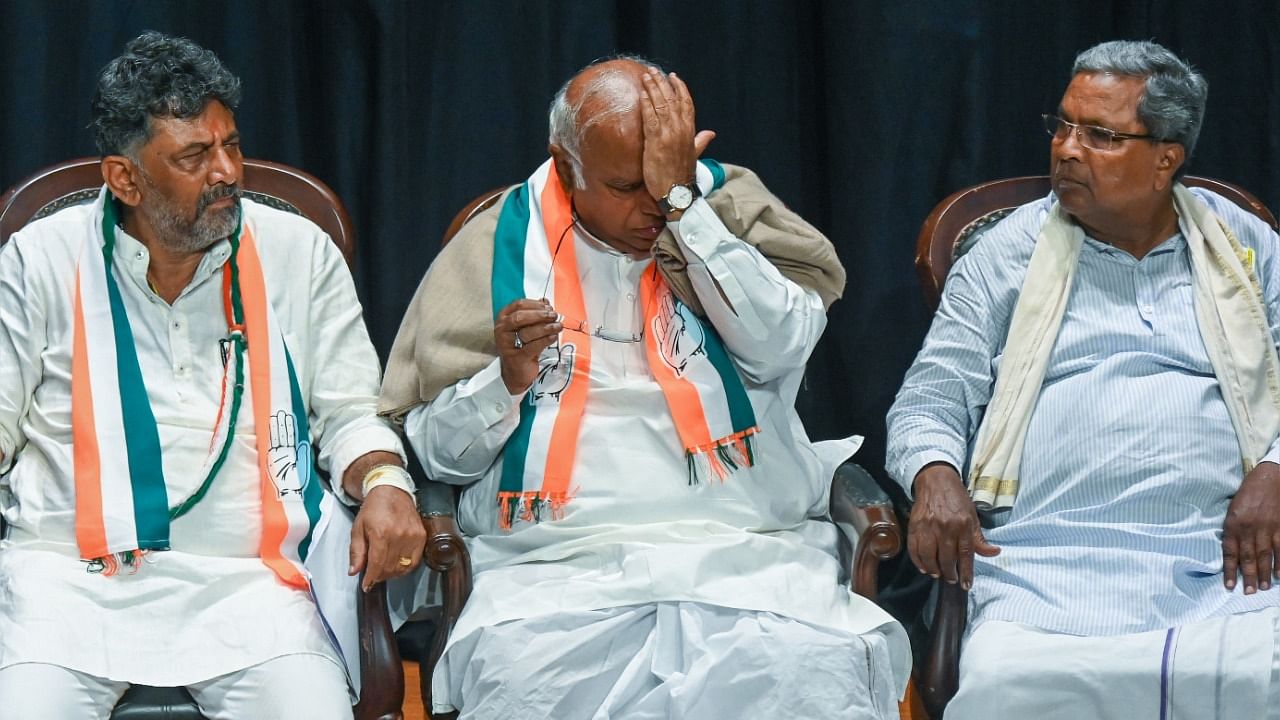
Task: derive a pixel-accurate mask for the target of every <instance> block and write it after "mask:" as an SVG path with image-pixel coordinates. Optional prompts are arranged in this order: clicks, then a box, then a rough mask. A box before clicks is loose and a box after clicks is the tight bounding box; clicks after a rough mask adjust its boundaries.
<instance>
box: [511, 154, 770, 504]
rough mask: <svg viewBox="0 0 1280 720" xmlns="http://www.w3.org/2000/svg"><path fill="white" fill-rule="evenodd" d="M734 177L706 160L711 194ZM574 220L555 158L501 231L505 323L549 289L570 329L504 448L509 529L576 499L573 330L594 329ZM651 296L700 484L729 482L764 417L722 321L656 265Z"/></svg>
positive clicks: (704, 175) (658, 359)
mask: <svg viewBox="0 0 1280 720" xmlns="http://www.w3.org/2000/svg"><path fill="white" fill-rule="evenodd" d="M723 182H724V171H723V169H722V168H721V167H720V164H719V163H717V162H715V161H712V160H703V161H700V163H699V168H698V183H699V185H700V186H701V188H702V191H703V194H710V193H711V192H713V191H714V190H715V189H716V188H718V187H719V186H720V185H721V184H723ZM573 225H574V218H573V209H572V207H571V206H570V200H569V197H568V195H567V194H566V193H565V191H564V188H563V187H561V185H560V181H559V176H558V175H557V174H556V171H555V165H554V161H551V160H548V161H547V162H546V163H544V164H543V165H542V166H541V167H540V168H538V170H537V171H535V172H534V174H533V175H532V176H531V177H530V178H529V180H528V181H527V182H526V183H525V184H524V185H522V186H520V187H519V188H517V189H515V190H514V191H512V192H511V193H510V195H508V197H507V201H506V203H505V204H504V205H503V207H502V212H501V214H500V216H499V219H498V227H497V230H496V232H495V235H494V253H493V255H494V258H493V271H492V275H491V287H492V297H493V312H494V320H495V321H496V320H497V313H498V312H499V311H501V309H502V308H504V307H506V306H507V305H509V304H510V303H511V302H513V301H515V300H517V299H520V298H541V297H543V296H544V295H545V296H546V297H547V299H548V300H550V301H551V305H552V307H554V308H555V310H556V312H557V313H559V314H560V315H562V316H563V317H564V325H565V328H566V329H565V330H563V331H561V333H560V338H559V340H558V341H557V342H556V343H555V344H553V345H552V346H551V347H550V348H548V349H547V350H545V351H544V352H543V355H542V357H541V358H540V361H541V364H542V370H541V372H540V373H539V375H538V379H537V381H536V382H535V383H534V385H533V387H532V388H530V389H529V392H528V393H527V394H526V395H525V398H524V399H523V400H522V401H521V403H520V422H519V425H518V426H517V428H516V430H515V432H514V433H513V434H512V436H511V437H510V439H508V440H507V444H506V447H505V449H504V451H503V468H502V477H501V480H500V481H499V489H498V502H499V505H500V511H499V515H498V520H499V524H500V525H501V526H502V527H503V528H509V527H510V526H511V523H512V521H513V520H514V519H515V518H516V517H517V516H518V517H520V518H521V519H524V520H526V521H530V522H536V521H538V520H540V519H542V518H543V517H544V516H545V515H547V514H548V513H549V515H550V517H551V518H552V519H555V518H558V517H560V515H561V512H562V509H563V507H564V505H565V504H566V503H568V502H569V501H570V500H571V499H572V497H573V494H574V490H573V485H572V481H573V470H574V461H575V457H576V453H577V449H578V431H579V427H580V425H581V423H582V416H583V412H584V411H585V409H586V404H587V400H588V387H589V385H590V374H589V371H590V367H591V342H590V338H591V336H590V335H588V334H585V333H583V332H580V331H575V330H574V329H572V328H573V327H574V326H577V327H579V328H581V327H585V322H584V321H585V320H586V319H587V314H586V309H585V306H584V303H583V297H582V287H581V284H580V280H579V276H578V267H577V260H576V253H575V251H574V242H573V237H572V235H569V232H570V230H571V229H572V227H573ZM566 236H567V237H566ZM562 241H563V242H562ZM640 293H641V294H640V300H641V303H642V304H643V307H644V325H643V327H644V328H645V332H644V333H643V334H644V338H643V342H644V343H645V350H646V355H647V357H648V360H649V368H650V369H651V371H652V372H653V374H654V377H655V378H656V380H657V382H658V384H659V386H660V387H661V388H662V392H663V395H664V396H665V397H666V400H667V407H668V409H669V410H670V412H671V417H672V419H673V420H674V422H675V426H676V433H677V434H678V435H679V438H680V443H681V445H682V446H683V447H684V448H685V455H686V458H687V460H688V467H689V483H690V484H695V483H697V482H698V481H699V479H700V478H702V477H707V476H708V475H709V476H711V477H714V478H717V479H720V480H723V479H725V478H726V477H727V476H728V475H729V474H730V473H732V472H733V471H734V470H735V469H737V468H738V467H742V466H748V467H749V466H751V465H752V464H753V463H754V458H753V449H752V442H751V436H752V435H754V434H755V433H756V432H757V431H758V430H759V428H758V427H757V424H756V418H755V412H754V410H753V409H752V407H751V402H750V400H749V398H748V397H747V392H746V389H745V388H744V387H743V385H742V380H741V379H740V378H739V377H738V374H737V370H736V369H734V366H733V363H732V361H731V360H730V359H729V355H728V353H727V352H726V351H725V348H724V344H723V342H722V341H721V340H720V338H719V336H718V335H717V334H716V331H715V328H714V327H713V326H712V325H711V324H710V323H709V322H707V321H705V320H703V319H701V318H699V317H697V316H696V315H695V314H694V313H693V312H692V311H691V310H690V309H689V308H688V307H687V306H685V305H684V303H682V302H680V300H679V299H677V298H676V297H675V296H674V295H673V294H672V293H671V289H670V288H669V287H668V286H667V283H666V281H664V280H663V279H662V276H661V275H659V274H658V272H657V268H656V266H652V267H650V268H649V269H648V270H646V271H645V273H644V276H643V279H642V280H641V282H640Z"/></svg>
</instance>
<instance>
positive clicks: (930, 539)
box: [915, 531, 939, 578]
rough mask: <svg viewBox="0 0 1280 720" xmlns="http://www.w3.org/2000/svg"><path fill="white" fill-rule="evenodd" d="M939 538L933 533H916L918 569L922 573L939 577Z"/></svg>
mask: <svg viewBox="0 0 1280 720" xmlns="http://www.w3.org/2000/svg"><path fill="white" fill-rule="evenodd" d="M936 542H937V537H936V536H935V535H934V533H932V532H925V531H922V532H919V533H916V552H915V563H916V567H918V568H920V572H922V573H924V574H926V575H928V576H930V577H935V578H936V577H938V574H939V573H938V551H937V546H936Z"/></svg>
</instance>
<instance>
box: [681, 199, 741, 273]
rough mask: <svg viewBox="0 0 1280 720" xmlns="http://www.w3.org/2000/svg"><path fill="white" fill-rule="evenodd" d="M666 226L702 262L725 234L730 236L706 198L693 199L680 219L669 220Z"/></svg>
mask: <svg viewBox="0 0 1280 720" xmlns="http://www.w3.org/2000/svg"><path fill="white" fill-rule="evenodd" d="M667 227H669V228H670V229H671V232H672V233H674V234H675V236H676V237H677V238H679V239H680V242H681V244H683V245H684V247H685V249H686V250H688V251H689V252H691V253H692V254H693V255H694V256H696V257H697V259H698V260H699V261H701V262H703V263H705V261H706V259H707V258H708V257H710V256H711V255H712V254H714V253H715V251H716V247H717V246H718V245H719V244H720V241H721V240H722V239H723V238H724V237H725V236H726V235H728V236H730V237H732V234H731V233H730V232H729V228H727V227H725V226H724V222H722V221H721V220H720V216H718V215H716V211H715V210H713V209H711V205H709V204H708V203H707V201H706V198H698V199H697V200H694V201H693V204H692V205H690V206H689V209H688V210H685V211H684V214H683V215H681V216H680V219H679V220H672V221H669V222H668V223H667Z"/></svg>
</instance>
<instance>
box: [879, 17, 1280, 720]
mask: <svg viewBox="0 0 1280 720" xmlns="http://www.w3.org/2000/svg"><path fill="white" fill-rule="evenodd" d="M1207 93H1208V88H1207V84H1206V83H1205V81H1204V79H1203V78H1202V77H1201V76H1200V74H1199V73H1197V72H1196V71H1195V70H1194V69H1192V68H1191V66H1190V65H1188V64H1187V63H1185V62H1184V61H1182V60H1180V59H1179V58H1178V57H1176V56H1175V55H1174V54H1173V53H1171V52H1169V51H1168V50H1166V49H1165V48H1163V47H1161V46H1159V45H1156V44H1155V43H1150V42H1123V41H1118V42H1109V43H1103V44H1101V45H1098V46H1096V47H1094V48H1091V49H1089V50H1086V51H1085V52H1083V53H1081V54H1080V55H1079V56H1078V57H1077V58H1076V61H1075V66H1074V68H1073V77H1072V79H1071V82H1070V84H1069V85H1068V87H1067V90H1066V93H1065V94H1064V95H1063V97H1062V101H1061V103H1060V105H1059V107H1058V109H1057V111H1056V113H1055V114H1053V115H1046V116H1045V127H1046V129H1047V130H1048V132H1049V134H1050V135H1051V136H1052V138H1053V140H1052V144H1051V146H1050V159H1051V175H1052V186H1053V192H1052V193H1051V194H1050V195H1049V196H1047V197H1046V198H1044V199H1042V200H1037V201H1035V202H1032V203H1029V204H1027V205H1024V206H1022V207H1021V208H1018V209H1017V210H1015V211H1014V212H1013V213H1012V214H1011V215H1009V216H1008V217H1007V218H1005V219H1004V220H1003V221H1002V222H1000V223H999V224H998V225H997V226H995V227H994V228H993V229H991V230H990V231H988V232H987V233H986V234H985V235H983V237H982V239H981V241H980V242H978V243H977V244H976V245H975V246H974V248H973V249H972V250H970V251H969V252H968V253H967V254H965V255H964V256H962V257H961V258H960V259H959V260H958V261H957V262H956V264H955V266H954V268H953V270H952V272H951V275H950V276H949V277H948V278H947V282H946V286H945V291H944V294H943V298H942V303H941V306H940V307H939V309H938V314H937V316H936V317H935V318H934V322H933V326H932V327H931V328H930V330H929V335H928V337H927V338H926V340H925V344H924V348H923V349H922V350H921V351H920V354H919V356H918V357H917V358H916V362H915V364H914V365H913V366H912V368H911V370H910V371H909V372H908V373H907V377H906V380H905V381H904V383H903V386H902V389H901V391H900V392H899V394H898V398H897V401H896V402H895V403H894V406H893V409H892V410H891V411H890V414H889V458H888V459H889V463H888V464H889V468H890V472H891V473H893V474H894V475H895V477H896V478H897V479H898V481H899V482H901V483H902V484H903V486H904V487H905V488H907V490H908V491H914V494H915V506H914V508H913V510H912V514H911V523H910V534H909V539H908V544H909V550H910V553H911V556H912V558H913V560H914V561H915V563H916V564H917V566H918V567H919V568H920V570H921V571H922V572H925V573H928V574H930V575H933V576H934V577H938V578H941V579H943V580H944V581H946V582H949V583H960V584H961V585H962V586H963V587H965V588H967V589H969V591H970V592H969V596H968V597H969V636H968V638H967V641H966V643H965V645H964V647H963V652H962V654H961V663H960V686H959V692H958V693H957V695H956V697H955V698H954V700H953V701H952V702H951V705H950V706H949V708H948V710H947V718H948V720H953V719H954V718H960V719H961V720H964V719H966V718H984V719H986V718H1026V717H1037V718H1086V717H1087V718H1116V719H1117V720H1119V719H1124V720H1128V719H1129V718H1133V717H1150V718H1155V717H1159V718H1162V719H1163V718H1170V717H1176V718H1211V717H1232V718H1268V717H1277V716H1278V715H1277V713H1280V675H1278V673H1280V654H1277V653H1278V651H1280V643H1277V641H1276V623H1277V618H1280V609H1278V608H1277V605H1280V590H1278V589H1277V586H1276V585H1275V584H1274V583H1273V582H1272V577H1273V574H1274V572H1275V570H1276V564H1275V563H1276V554H1277V553H1278V552H1280V465H1277V464H1276V463H1277V461H1280V443H1277V435H1278V434H1280V385H1278V384H1277V382H1278V378H1280V363H1278V362H1277V355H1276V342H1277V339H1278V338H1280V257H1277V237H1276V233H1275V232H1273V231H1272V230H1271V228H1270V227H1268V226H1267V225H1266V224H1265V223H1263V222H1262V221H1260V220H1259V219H1257V218H1256V217H1254V216H1253V215H1251V214H1250V213H1248V212H1246V211H1244V210H1242V209H1241V208H1239V207H1237V206H1236V205H1234V204H1233V203H1232V202H1230V201H1228V200H1226V199H1225V198H1223V197H1221V196H1219V195H1216V194H1214V193H1211V192H1207V191H1203V190H1198V189H1197V190H1188V189H1187V188H1186V187H1185V186H1184V185H1182V184H1181V183H1179V182H1178V180H1179V178H1181V177H1182V175H1183V173H1185V171H1186V162H1187V160H1188V158H1190V157H1191V154H1192V151H1193V150H1194V149H1195V143H1196V137H1197V136H1198V134H1199V132H1200V126H1201V122H1202V119H1203V116H1204V108H1205V98H1206V96H1207ZM966 469H967V472H966V477H967V482H965V481H964V480H962V479H961V472H962V471H965V470H966ZM975 555H976V557H975Z"/></svg>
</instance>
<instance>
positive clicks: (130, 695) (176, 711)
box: [111, 685, 204, 720]
mask: <svg viewBox="0 0 1280 720" xmlns="http://www.w3.org/2000/svg"><path fill="white" fill-rule="evenodd" d="M111 720H204V716H203V715H201V714H200V708H199V707H197V706H196V701H195V700H193V699H191V693H189V692H187V691H186V689H185V688H180V687H178V688H159V687H150V686H147V685H134V686H133V687H131V688H129V690H128V692H126V693H125V694H124V697H122V698H120V702H119V703H117V704H116V709H115V711H113V712H112V713H111Z"/></svg>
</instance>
